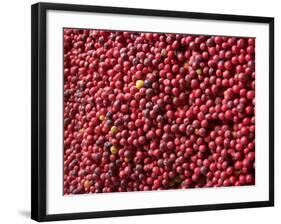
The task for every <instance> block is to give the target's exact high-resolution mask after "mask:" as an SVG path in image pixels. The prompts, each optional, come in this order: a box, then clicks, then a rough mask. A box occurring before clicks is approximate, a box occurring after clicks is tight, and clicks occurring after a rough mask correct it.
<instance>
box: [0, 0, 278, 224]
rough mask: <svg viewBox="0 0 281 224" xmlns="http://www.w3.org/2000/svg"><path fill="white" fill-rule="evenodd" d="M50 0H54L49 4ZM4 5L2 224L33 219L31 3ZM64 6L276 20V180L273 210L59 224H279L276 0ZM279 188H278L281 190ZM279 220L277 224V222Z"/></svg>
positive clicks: (102, 1) (108, 1)
mask: <svg viewBox="0 0 281 224" xmlns="http://www.w3.org/2000/svg"><path fill="white" fill-rule="evenodd" d="M50 1H51V0H50ZM35 2H36V1H24V0H14V1H12V0H11V1H2V2H1V6H0V24H1V26H0V141H1V143H0V223H13V224H18V223H35V222H34V221H32V220H30V218H29V216H30V5H31V4H32V3H35ZM60 2H63V3H77V4H92V5H108V6H121V7H122V6H123V7H139V8H154V9H167V10H168V9H169V10H185V11H195V12H211V13H226V14H241V15H243V14H244V15H257V16H273V17H275V40H276V41H275V57H276V58H275V62H276V66H275V77H276V78H275V89H276V91H275V99H276V100H275V101H276V102H275V114H276V116H275V124H276V125H275V137H276V141H275V170H276V175H275V180H276V185H275V188H276V191H275V192H276V195H275V200H276V203H275V207H274V208H255V209H237V210H225V211H210V212H195V213H181V214H169V215H149V216H134V217H121V218H106V219H97V220H83V221H81V220H79V221H69V222H60V223H69V224H70V223H73V224H74V223H82V224H84V223H85V224H86V223H96V224H109V223H110V224H111V223H122V224H129V223H130V224H131V223H135V224H138V223H156V222H157V223H183V222H185V223H198V224H200V223H216V224H219V223H228V224H231V223H235V224H236V223H266V222H269V221H272V223H277V220H280V218H281V215H280V213H281V197H280V190H279V189H280V187H281V176H280V175H281V172H280V168H281V166H280V162H279V159H278V158H280V156H281V153H280V151H279V149H280V148H281V141H280V137H281V136H280V134H281V133H280V130H281V129H280V128H281V120H280V116H279V115H278V114H280V113H281V107H280V103H279V102H278V100H279V99H280V98H281V88H280V87H279V85H280V84H281V79H280V77H279V74H280V63H278V62H279V61H280V60H281V58H280V52H281V46H280V41H279V40H280V38H281V35H280V19H281V15H280V6H278V0H275V1H274V0H267V1H260V0H256V1H246V0H235V1H225V0H211V1H210V0H204V1H203V0H201V1H199V0H193V1H190V0H189V1H188V0H172V1H171V0H169V1H168V0H161V1H157V0H139V1H137V0H118V1H117V0H115V1H114V0H92V1H90V0H80V1H79V0H67V1H63V0H60ZM278 188H279V189H278ZM274 221H275V222H274Z"/></svg>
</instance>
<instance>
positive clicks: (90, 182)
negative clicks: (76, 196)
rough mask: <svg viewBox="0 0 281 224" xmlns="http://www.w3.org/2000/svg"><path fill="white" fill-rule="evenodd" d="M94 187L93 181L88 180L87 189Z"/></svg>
mask: <svg viewBox="0 0 281 224" xmlns="http://www.w3.org/2000/svg"><path fill="white" fill-rule="evenodd" d="M92 185H93V181H91V180H86V181H85V182H84V187H85V188H90V187H91V186H92Z"/></svg>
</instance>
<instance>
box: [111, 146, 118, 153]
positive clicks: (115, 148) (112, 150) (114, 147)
mask: <svg viewBox="0 0 281 224" xmlns="http://www.w3.org/2000/svg"><path fill="white" fill-rule="evenodd" d="M110 152H111V153H112V154H113V155H116V154H117V153H118V149H117V147H116V146H114V145H113V146H111V147H110Z"/></svg>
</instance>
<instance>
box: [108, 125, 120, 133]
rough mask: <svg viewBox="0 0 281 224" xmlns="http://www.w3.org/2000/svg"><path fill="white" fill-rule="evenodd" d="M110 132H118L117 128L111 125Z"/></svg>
mask: <svg viewBox="0 0 281 224" xmlns="http://www.w3.org/2000/svg"><path fill="white" fill-rule="evenodd" d="M110 132H111V133H112V134H113V135H115V134H116V133H117V132H118V128H117V127H116V126H112V127H111V129H110Z"/></svg>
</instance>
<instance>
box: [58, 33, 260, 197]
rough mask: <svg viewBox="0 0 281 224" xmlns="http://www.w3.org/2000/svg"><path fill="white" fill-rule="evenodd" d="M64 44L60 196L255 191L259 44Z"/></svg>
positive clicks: (208, 39)
mask: <svg viewBox="0 0 281 224" xmlns="http://www.w3.org/2000/svg"><path fill="white" fill-rule="evenodd" d="M63 39H64V62H63V63H64V161H63V162H64V194H87V193H105V192H127V191H149V190H168V189H188V188H204V187H222V186H223V187H227V186H235V187H237V186H242V185H254V184H255V38H253V37H232V36H208V35H194V34H173V33H170V34H169V33H145V32H131V31H108V30H91V29H78V28H76V29H72V28H65V29H64V31H63Z"/></svg>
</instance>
